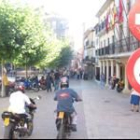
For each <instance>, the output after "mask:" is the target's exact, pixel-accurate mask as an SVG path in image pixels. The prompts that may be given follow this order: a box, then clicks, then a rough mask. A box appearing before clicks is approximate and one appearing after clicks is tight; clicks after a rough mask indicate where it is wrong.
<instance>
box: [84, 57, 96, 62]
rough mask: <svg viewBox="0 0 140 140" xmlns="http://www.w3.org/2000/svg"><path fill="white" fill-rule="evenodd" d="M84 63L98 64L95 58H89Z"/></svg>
mask: <svg viewBox="0 0 140 140" xmlns="http://www.w3.org/2000/svg"><path fill="white" fill-rule="evenodd" d="M83 62H84V63H85V64H95V63H96V59H95V57H91V58H89V57H88V56H87V57H86V58H85V59H84V60H83Z"/></svg>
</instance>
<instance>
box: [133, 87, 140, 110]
mask: <svg viewBox="0 0 140 140" xmlns="http://www.w3.org/2000/svg"><path fill="white" fill-rule="evenodd" d="M139 103H140V93H138V92H137V91H135V90H134V89H132V92H131V111H132V112H134V111H135V112H139Z"/></svg>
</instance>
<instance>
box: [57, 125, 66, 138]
mask: <svg viewBox="0 0 140 140" xmlns="http://www.w3.org/2000/svg"><path fill="white" fill-rule="evenodd" d="M57 139H58V140H60V139H66V134H65V126H64V125H61V126H60V129H59V132H58V135H57Z"/></svg>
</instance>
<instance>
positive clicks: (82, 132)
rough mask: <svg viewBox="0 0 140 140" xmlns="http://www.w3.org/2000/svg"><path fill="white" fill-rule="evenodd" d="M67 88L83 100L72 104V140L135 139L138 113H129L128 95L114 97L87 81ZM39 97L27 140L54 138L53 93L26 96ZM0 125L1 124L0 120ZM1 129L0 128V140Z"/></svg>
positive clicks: (139, 129) (139, 131)
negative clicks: (74, 113) (76, 118)
mask: <svg viewBox="0 0 140 140" xmlns="http://www.w3.org/2000/svg"><path fill="white" fill-rule="evenodd" d="M71 86H72V87H73V88H74V89H75V90H76V91H77V92H78V93H80V95H81V96H82V98H83V100H84V101H83V103H78V104H76V109H77V111H78V113H79V125H78V132H77V133H73V134H72V139H80V138H83V139H87V138H89V139H111V138H112V139H113V138H114V139H116V138H118V139H131V138H133V139H139V138H140V113H132V112H131V111H130V104H129V95H123V94H118V93H116V92H114V91H111V90H108V89H100V87H99V86H98V85H97V84H96V83H94V82H92V81H90V82H88V81H87V82H85V81H82V82H80V81H72V83H71ZM37 95H41V96H42V97H43V98H42V100H40V101H37V105H38V111H37V113H36V117H35V130H34V133H33V136H32V137H31V138H30V139H34V138H35V139H37V138H40V139H55V138H56V134H57V133H56V132H57V131H56V129H55V123H54V114H53V110H54V109H55V107H56V103H55V102H54V101H53V97H54V94H53V93H46V92H40V93H35V94H34V93H30V94H29V96H30V97H33V96H34V97H35V96H37ZM7 102H8V99H0V112H1V111H2V109H3V108H6V106H8V103H7ZM0 124H1V126H2V121H1V119H0ZM2 135H3V127H0V138H2Z"/></svg>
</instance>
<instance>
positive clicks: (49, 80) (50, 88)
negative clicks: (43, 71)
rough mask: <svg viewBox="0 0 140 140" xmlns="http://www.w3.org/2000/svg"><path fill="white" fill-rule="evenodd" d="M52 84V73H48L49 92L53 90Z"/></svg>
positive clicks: (47, 84) (47, 85)
mask: <svg viewBox="0 0 140 140" xmlns="http://www.w3.org/2000/svg"><path fill="white" fill-rule="evenodd" d="M51 84H52V79H51V76H50V73H48V75H47V77H46V87H47V92H52V87H51Z"/></svg>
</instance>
